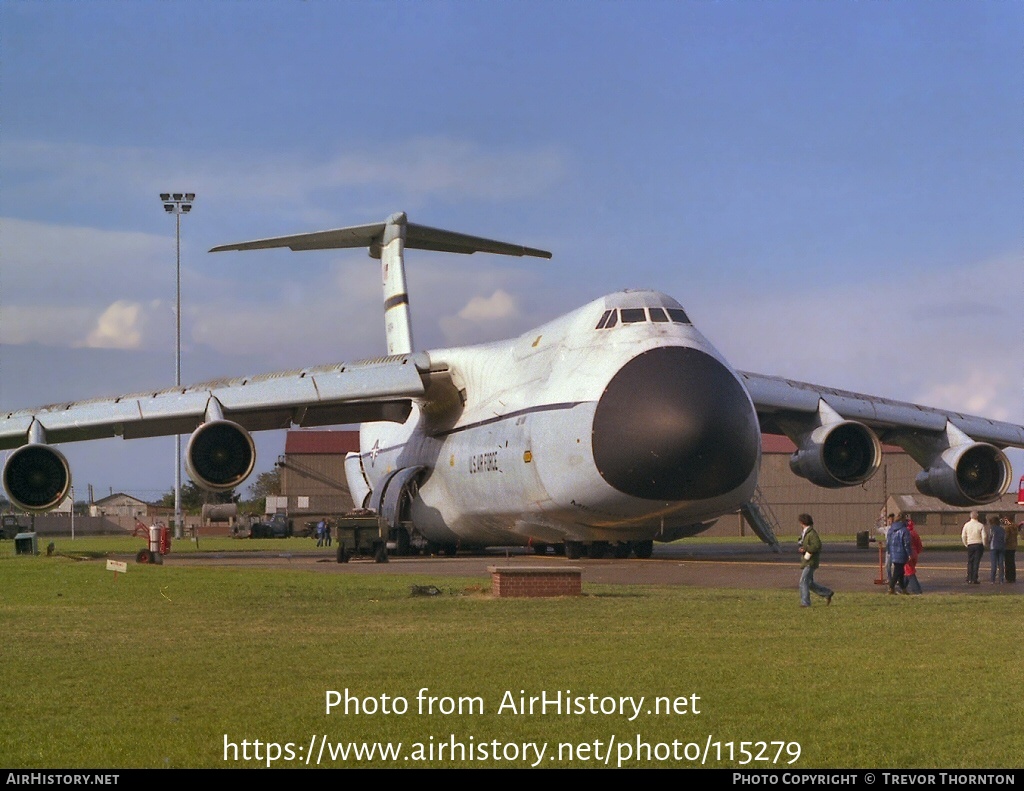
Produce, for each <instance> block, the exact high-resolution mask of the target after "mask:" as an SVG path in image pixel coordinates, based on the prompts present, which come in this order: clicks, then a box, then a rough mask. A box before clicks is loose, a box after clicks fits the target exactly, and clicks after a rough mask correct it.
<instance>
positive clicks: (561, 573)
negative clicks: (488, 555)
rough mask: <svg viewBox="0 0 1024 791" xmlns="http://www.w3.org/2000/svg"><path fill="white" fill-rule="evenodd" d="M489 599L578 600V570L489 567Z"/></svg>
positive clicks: (579, 588) (580, 583) (551, 567)
mask: <svg viewBox="0 0 1024 791" xmlns="http://www.w3.org/2000/svg"><path fill="white" fill-rule="evenodd" d="M487 570H488V571H489V572H490V573H491V595H492V596H497V597H500V598H508V597H512V596H521V597H522V596H525V597H533V598H539V597H544V596H579V595H580V594H581V593H582V582H581V578H580V575H581V574H582V571H583V570H582V569H581V568H580V567H579V566H533V567H530V566H488V567H487Z"/></svg>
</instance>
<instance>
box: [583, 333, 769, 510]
mask: <svg viewBox="0 0 1024 791" xmlns="http://www.w3.org/2000/svg"><path fill="white" fill-rule="evenodd" d="M593 445H594V461H595V463H596V464H597V469H598V471H599V472H600V473H601V477H602V478H604V480H605V481H606V482H607V483H608V484H610V485H611V486H613V487H615V488H616V489H618V490H619V491H620V492H623V493H625V494H629V495H632V496H633V497H639V498H642V499H646V500H664V501H679V500H703V499H709V498H712V497H717V496H719V495H723V494H726V493H727V492H730V491H732V490H733V489H735V488H736V487H738V486H739V485H740V484H742V483H743V482H744V481H745V480H746V479H747V478H748V477H749V475H750V473H751V472H752V471H753V469H754V465H755V464H756V463H757V457H758V449H759V445H760V428H759V426H758V422H757V415H756V414H755V412H754V409H753V407H752V406H751V404H750V401H749V399H748V398H747V395H746V392H745V391H744V389H743V386H742V385H741V384H740V383H739V381H738V380H737V379H736V377H735V376H734V375H733V374H732V372H731V371H729V369H728V368H726V367H725V366H724V365H722V363H720V362H719V361H718V360H716V359H715V358H714V357H712V356H711V355H709V354H707V353H706V352H703V351H701V350H699V349H693V348H688V347H683V346H670V347H661V348H656V349H651V350H650V351H647V352H644V353H642V354H640V355H638V356H637V357H634V358H633V359H632V360H630V361H629V362H628V363H626V364H625V365H624V366H623V367H622V368H621V369H620V370H619V371H618V373H616V374H615V376H613V377H612V380H611V381H610V382H609V383H608V387H607V388H605V391H604V393H603V394H602V395H601V398H600V400H599V401H598V404H597V410H596V412H595V414H594V429H593Z"/></svg>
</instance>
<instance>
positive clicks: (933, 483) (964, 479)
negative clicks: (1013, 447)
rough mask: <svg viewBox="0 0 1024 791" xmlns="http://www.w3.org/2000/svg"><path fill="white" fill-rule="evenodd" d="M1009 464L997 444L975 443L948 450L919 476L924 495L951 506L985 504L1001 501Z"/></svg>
mask: <svg viewBox="0 0 1024 791" xmlns="http://www.w3.org/2000/svg"><path fill="white" fill-rule="evenodd" d="M1010 477H1011V467H1010V461H1009V459H1007V458H1006V456H1005V454H1004V453H1003V452H1002V451H1001V450H999V448H997V447H996V446H995V445H989V444H988V443H987V442H973V443H970V444H968V445H957V446H956V447H952V448H949V449H948V450H946V451H945V452H944V453H943V454H942V455H941V456H940V457H939V458H938V459H937V460H936V461H935V462H934V463H933V464H932V466H931V467H930V468H929V469H927V470H924V471H923V472H920V473H918V474H917V481H916V482H917V488H918V491H920V492H921V494H927V495H928V496H930V497H938V498H939V499H940V500H942V502H944V503H947V504H949V505H958V506H965V505H985V504H986V503H991V502H992V501H993V500H997V499H999V497H1000V496H1001V495H1002V493H1003V492H1005V491H1006V487H1007V486H1009V484H1010Z"/></svg>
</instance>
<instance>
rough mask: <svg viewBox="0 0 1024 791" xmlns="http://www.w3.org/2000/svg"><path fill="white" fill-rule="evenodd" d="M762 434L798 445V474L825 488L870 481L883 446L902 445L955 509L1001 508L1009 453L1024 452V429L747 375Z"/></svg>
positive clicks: (923, 486)
mask: <svg viewBox="0 0 1024 791" xmlns="http://www.w3.org/2000/svg"><path fill="white" fill-rule="evenodd" d="M739 374H740V376H741V377H742V379H743V381H744V384H745V385H746V387H747V391H748V392H749V393H750V397H751V399H752V400H753V402H754V407H755V408H756V409H757V414H758V419H759V420H760V423H761V430H762V431H764V432H766V433H769V434H784V435H786V436H788V437H789V438H790V439H791V440H792V441H793V442H794V443H795V444H796V446H797V450H796V452H795V453H794V454H793V456H792V457H790V467H791V468H792V470H793V472H795V473H796V474H797V475H800V476H802V477H804V478H807V479H808V480H810V481H812V482H813V483H815V484H817V485H819V486H825V487H829V488H839V487H842V486H855V485H858V484H861V483H863V482H865V481H866V480H868V479H869V478H870V477H871V476H872V475H873V474H874V472H875V471H876V470H877V469H878V467H879V466H880V464H881V458H882V448H881V443H882V442H886V443H890V444H893V445H899V446H900V447H902V448H903V449H904V450H905V451H906V452H907V453H908V454H910V456H911V457H912V458H913V459H914V460H915V461H916V462H917V463H918V464H920V465H921V467H922V472H921V473H920V474H919V475H918V476H917V487H918V489H919V490H920V491H921V492H922V493H923V494H926V495H930V496H933V497H937V498H939V499H940V500H942V501H943V502H946V503H949V504H950V505H958V506H973V505H982V504H985V503H990V502H993V501H994V500H996V499H998V498H999V497H1000V496H1001V495H1002V494H1003V493H1004V492H1005V491H1006V490H1007V488H1008V487H1009V485H1010V483H1011V477H1012V468H1011V466H1010V463H1009V460H1008V459H1007V458H1006V456H1005V454H1004V453H1003V452H1002V449H1003V448H1007V447H1015V448H1024V426H1020V425H1017V424H1014V423H1005V422H1001V421H998V420H989V419H987V418H983V417H977V416H975V415H965V414H963V413H960V412H954V411H952V410H944V409H935V408H932V407H925V406H919V405H917V404H911V403H908V402H905V401H894V400H892V399H888V398H879V397H877V396H870V395H864V394H863V393H852V392H850V391H847V390H837V389H835V388H831V387H822V386H820V385H814V384H808V383H807V382H796V381H792V380H789V379H784V378H781V377H776V376H765V375H763V374H754V373H747V372H743V371H740V372H739Z"/></svg>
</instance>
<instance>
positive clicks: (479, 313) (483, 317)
mask: <svg viewBox="0 0 1024 791" xmlns="http://www.w3.org/2000/svg"><path fill="white" fill-rule="evenodd" d="M518 315H519V305H518V304H516V300H515V297H513V296H512V295H511V294H509V293H508V292H507V291H504V290H502V289H500V288H499V289H498V290H497V291H495V292H494V293H493V294H491V296H489V297H487V298H484V297H479V296H476V297H473V298H472V299H471V300H469V302H467V303H466V307H464V308H463V309H462V310H460V311H459V318H460V319H466V320H467V321H493V320H495V319H508V318H515V317H516V316H518Z"/></svg>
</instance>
